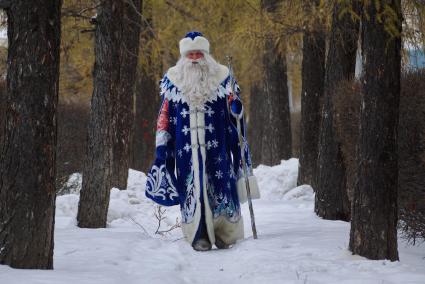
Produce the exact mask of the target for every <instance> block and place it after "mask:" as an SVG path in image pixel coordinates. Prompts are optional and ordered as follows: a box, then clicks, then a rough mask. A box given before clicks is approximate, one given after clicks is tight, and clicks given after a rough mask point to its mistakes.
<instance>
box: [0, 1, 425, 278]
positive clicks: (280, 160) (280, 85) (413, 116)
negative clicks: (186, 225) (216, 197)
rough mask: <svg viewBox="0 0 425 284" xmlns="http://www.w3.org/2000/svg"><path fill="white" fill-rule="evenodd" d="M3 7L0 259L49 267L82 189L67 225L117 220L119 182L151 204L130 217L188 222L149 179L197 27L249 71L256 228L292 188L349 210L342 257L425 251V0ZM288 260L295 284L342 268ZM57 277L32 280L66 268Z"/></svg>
mask: <svg viewBox="0 0 425 284" xmlns="http://www.w3.org/2000/svg"><path fill="white" fill-rule="evenodd" d="M0 10H1V14H0V27H1V29H2V30H3V32H2V33H3V35H4V41H2V39H0V72H1V75H2V76H1V77H0V264H4V266H10V267H12V268H23V269H43V270H52V269H53V268H54V266H55V267H56V264H55V263H54V255H55V258H56V253H54V251H55V250H56V245H55V243H56V242H57V241H56V236H55V234H56V228H55V223H56V224H59V228H60V229H61V230H62V229H63V228H62V227H61V226H62V225H61V221H60V220H59V219H58V220H57V221H56V222H55V216H56V218H59V217H60V218H62V217H61V216H62V215H60V214H62V213H61V212H62V211H60V210H65V209H63V208H65V207H63V206H65V205H62V203H60V202H64V200H65V199H67V200H68V201H67V202H71V201H69V200H70V198H74V197H71V196H74V195H75V198H76V199H75V200H74V201H72V202H73V203H72V204H73V205H72V206H73V209H72V210H71V209H70V210H71V211H72V212H73V214H74V215H72V218H70V220H72V221H70V222H74V223H72V224H74V225H73V227H72V228H73V230H77V229H80V230H82V229H83V228H91V229H95V228H106V230H107V229H108V228H114V224H116V223H113V222H112V221H111V216H112V215H111V214H114V213H113V212H115V213H116V212H118V211H119V210H124V209H123V208H124V207H122V208H121V207H120V209H119V210H118V209H116V208H118V207H116V206H117V205H116V204H115V205H114V204H113V200H116V199H114V198H118V196H121V197H122V196H123V194H124V195H125V196H126V197H125V198H126V200H127V199H128V198H130V199H131V198H133V197H134V196H136V197H134V198H136V199H137V204H139V205H140V204H142V205H143V206H142V205H140V206H141V207H140V208H143V210H150V211H149V213H148V212H144V213H140V212H141V211H140V212H139V211H138V212H139V213H140V214H145V215H143V216H142V215H140V214H139V213H138V214H139V215H137V214H133V213H128V214H129V215H128V216H127V215H126V216H127V217H126V218H127V221H128V220H130V221H129V222H132V226H133V228H136V229H143V230H144V231H145V232H146V229H145V228H146V227H147V226H148V227H152V230H153V231H155V230H154V227H156V226H157V228H156V232H155V233H154V235H155V236H157V237H158V238H156V239H155V240H161V238H164V236H168V237H170V236H173V237H181V236H180V235H181V233H180V235H177V231H178V230H175V229H177V228H180V227H182V224H181V222H182V220H181V218H182V217H181V216H179V212H178V211H175V212H174V211H166V210H168V209H164V208H165V207H163V206H157V207H155V209H154V210H156V211H155V212H154V214H153V213H152V210H153V209H152V208H153V207H152V206H153V205H149V206H151V207H149V206H148V205H146V204H148V203H147V202H148V201H147V200H144V199H145V197H144V191H145V184H146V178H147V176H146V175H148V176H149V171H150V169H151V166H152V163H153V162H154V161H155V159H156V158H157V156H158V149H157V148H156V147H157V146H158V145H157V143H158V138H157V137H158V136H157V127H158V125H159V118H158V117H159V115H160V114H161V111H160V112H158V110H160V107H161V108H162V105H163V103H162V98H161V96H160V87H159V84H160V80H161V78H163V76H164V74H166V73H167V70H169V68H170V67H172V66H174V65H175V64H176V62H178V60H179V58H180V56H181V55H180V52H179V41H180V40H181V39H182V38H184V37H185V34H186V33H187V32H190V31H199V32H202V34H203V36H205V37H206V38H207V39H208V41H209V43H210V44H211V50H210V53H211V55H212V56H213V57H214V58H215V59H216V60H217V61H218V62H220V63H221V64H223V65H226V66H228V65H229V57H230V56H231V58H232V61H231V67H232V70H233V72H234V77H235V79H236V80H237V84H238V85H239V86H240V87H241V92H240V99H241V101H242V102H243V117H244V123H245V122H246V124H245V125H244V126H245V127H246V133H245V131H244V133H243V136H244V138H243V139H247V141H248V142H249V147H250V149H249V150H250V155H251V157H250V159H249V162H251V161H250V160H251V159H252V167H253V173H254V175H255V176H257V179H258V181H259V183H258V184H259V190H260V192H261V193H262V198H261V199H260V200H258V201H253V202H252V204H253V205H254V210H255V209H256V208H257V211H256V213H257V214H258V216H257V217H258V218H257V224H258V226H259V228H260V231H259V239H260V240H261V229H262V228H263V227H266V226H265V225H261V223H262V222H263V224H266V223H267V222H271V223H273V222H275V221H273V222H272V220H277V219H279V220H280V219H283V220H282V222H284V221H285V220H284V219H285V216H274V217H273V218H274V219H272V218H271V217H270V220H269V219H266V218H265V217H262V216H264V215H262V214H265V213H264V212H265V211H266V208H267V207H268V205H267V204H269V205H270V206H272V204H274V203H272V201H273V200H274V202H276V198H278V196H284V194H286V193H287V191H288V192H289V191H290V190H293V191H292V193H291V194H292V195H291V196H295V195H296V193H295V191H294V190H297V191H296V192H298V193H297V194H301V195H300V196H301V197H300V198H301V199H299V200H304V199H302V198H304V197H305V196H307V197H305V198H306V199H305V200H304V201H305V204H306V205H305V206H307V207H306V208H309V209H310V210H309V211H305V214H309V212H311V213H313V214H314V215H313V216H311V218H317V220H320V221H317V222H321V221H324V220H327V221H329V222H330V221H332V222H334V223H332V224H340V223H335V222H339V221H340V222H341V224H342V225H341V226H342V227H341V230H342V231H341V232H344V233H343V237H341V238H340V240H343V244H341V245H342V246H344V249H346V250H347V251H348V252H349V254H350V256H351V255H357V256H360V257H364V258H365V259H366V260H368V261H369V260H388V261H390V262H389V263H392V262H401V264H405V263H403V258H402V257H400V255H402V253H403V254H404V253H406V252H405V251H409V252H411V251H412V252H415V253H417V254H418V255H421V257H422V264H421V263H420V261H419V260H418V261H419V262H417V261H416V262H415V261H412V263H415V264H416V265H418V266H419V267H420V265H422V267H423V264H424V263H423V257H424V256H425V251H424V246H423V243H424V241H425V111H424V110H425V80H424V79H425V2H424V1H422V0H351V1H350V0H309V1H307V0H235V1H224V0H223V1H210V0H202V1H201V0H181V1H171V0H62V1H57V0H44V1H42V0H34V1H23V0H15V1H10V0H0ZM239 134H240V135H242V134H241V133H239ZM240 141H241V140H240ZM239 145H241V144H239ZM242 153H244V152H242ZM242 156H244V155H242ZM245 162H246V161H244V163H245ZM285 167H289V168H288V169H286V168H285ZM284 168H285V169H284ZM285 171H288V172H285ZM292 171H295V172H294V173H292ZM273 172H276V173H277V172H279V173H283V172H285V174H280V175H278V174H277V176H276V177H274V176H273V174H274V173H273ZM289 172H291V173H290V174H289ZM145 173H146V174H145ZM177 174H178V172H177ZM246 174H247V173H246V172H245V175H246ZM272 176H273V178H272ZM75 177H78V178H77V180H78V181H77V182H76V183H75V182H73V180H75ZM136 177H138V178H136ZM269 178H270V180H269V183H268V182H267V179H269ZM274 179H276V184H274V181H275V180H274ZM272 180H273V181H272ZM288 184H290V185H288ZM286 187H288V188H287V189H285V188H286ZM133 191H134V192H133ZM139 191H140V192H141V193H140V192H139ZM310 191H311V194H310V193H309V192H310ZM126 192H128V198H127V195H126V194H127V193H126ZM142 193H143V194H142ZM140 194H142V195H143V197H140V196H141V195H140ZM294 194H295V195H294ZM139 195H140V196H139ZM303 196H304V197H303ZM121 197H119V198H121ZM282 198H283V199H282V200H283V201H281V202H289V201H288V200H289V199H288V198H289V195H288V196H287V197H282ZM285 198H286V199H285ZM292 198H295V197H291V199H292ZM130 199H128V200H130ZM142 199H143V200H142ZM120 200H121V199H120ZM285 200H286V201H285ZM299 200H298V201H296V202H300V201H299ZM266 201H269V202H271V203H266ZM126 202H127V201H126ZM128 202H129V205H128V206H127V205H126V206H127V207H126V208H130V207H131V206H130V205H131V204H132V203H131V201H128ZM262 202H263V203H262ZM145 203H146V204H145ZM69 204H71V203H69ZM69 204H68V205H66V206H71V205H69ZM134 204H136V201H134ZM249 204H250V205H251V200H249ZM296 204H297V206H298V203H296ZM303 204H304V203H303ZM307 204H308V205H307ZM139 205H138V206H139ZM310 205H311V207H308V206H310ZM110 206H112V207H110ZM114 206H115V207H114ZM123 206H124V205H123ZM279 206H280V209H276V210H277V211H276V212H280V213H282V212H286V211H278V210H286V209H284V208H287V207H284V206H286V205H279ZM291 206H292V205H291ZM272 207H273V206H272ZM272 207H270V208H272ZM58 208H59V209H58ZM61 208H62V209H61ZM111 208H112V209H111ZM273 208H274V207H273ZM276 208H278V207H276ZM291 208H292V207H291ZM300 208H301V207H300ZM250 209H251V208H250ZM58 210H59V211H60V212H59V211H58ZM66 210H68V209H66ZM111 210H112V211H111ZM114 210H115V211H114ZM116 210H118V211H116ZM125 210H130V209H125ZM131 210H133V209H131ZM137 210H139V209H137ZM140 210H142V209H140ZM143 210H142V211H143ZM170 210H171V209H170ZM176 210H178V209H176ZM202 210H203V209H202ZM247 210H248V208H246V207H243V208H242V211H243V212H244V215H245V221H244V222H245V235H248V236H250V234H251V231H250V222H249V214H248V211H247ZM58 212H59V215H58ZM63 212H65V211H63ZM111 212H112V213H111ZM120 212H121V211H120ZM126 212H127V211H126ZM165 212H168V214H169V216H163V215H164V214H166V213H165ZM291 212H292V211H291ZM294 212H296V211H294ZM280 213H279V214H280ZM116 214H118V213H116ZM120 214H121V213H120ZM126 214H127V213H126ZM131 214H133V215H131ZM251 214H252V212H251ZM294 214H295V213H294ZM303 214H304V213H303ZM129 216H130V217H129ZM267 216H268V215H267ZM306 216H310V215H306ZM148 218H151V219H149V220H148ZM152 218H153V219H152ZM251 218H252V215H251ZM262 218H264V219H262ZM124 219H125V218H124ZM152 220H153V221H152ZM162 220H165V221H163V222H162V223H161V221H162ZM176 220H177V221H176ZM297 220H298V219H297ZM300 220H301V219H300ZM312 220H313V219H312ZM314 220H316V219H314ZM174 221H175V222H174ZM67 222H68V221H67ZM312 222H313V221H312ZM314 222H316V221H314ZM156 223H158V225H157V224H156ZM164 223H166V224H165V225H164ZM148 224H149V225H148ZM273 224H275V223H273ZM317 224H319V223H317ZM320 224H321V223H320ZM327 224H331V223H327ZM116 226H118V225H116ZM161 226H162V227H161ZM164 226H165V227H164ZM262 226H263V227H262ZM274 226H276V228H278V226H277V225H274ZM329 226H332V225H329ZM118 227H119V226H118ZM273 228H274V227H273ZM326 228H331V227H326ZM161 230H162V231H161ZM273 230H274V229H273ZM276 230H278V229H276ZM283 230H285V232H286V227H285V228H284V227H281V231H279V232H283ZM147 231H149V229H148V230H147ZM263 231H265V229H263ZM72 232H74V231H72ZM81 232H83V231H81ZM84 232H85V231H84ZM158 232H159V233H158ZM170 232H171V233H170ZM247 232H249V233H248V234H247ZM59 234H60V233H59ZM62 234H64V233H62ZM300 234H301V233H300ZM148 235H149V234H148ZM81 236H82V235H81ZM81 236H80V237H81ZM280 236H281V237H282V238H284V237H285V236H284V235H283V233H282V234H281V235H280ZM165 238H167V237H165ZM249 240H250V241H252V242H255V241H256V240H253V239H249ZM266 240H267V239H266ZM165 241H170V240H169V239H166V240H165ZM244 241H245V240H244ZM139 242H144V240H139ZM401 244H402V245H401ZM242 245H246V243H243V244H241V246H242ZM282 245H283V244H282ZM170 247H171V246H170ZM237 248H238V243H236V245H235V247H234V248H231V249H230V250H229V254H231V253H232V252H231V251H232V249H237ZM267 248H268V247H267ZM401 250H403V252H402V253H401ZM251 253H252V254H253V255H254V253H253V252H251ZM105 255H107V253H105ZM229 256H230V255H229ZM249 256H251V254H250V255H249ZM157 257H158V258H160V257H161V256H160V255H159V256H157ZM409 257H410V254H409ZM406 258H407V257H406ZM294 259H295V258H294ZM418 259H421V258H420V257H419V258H418ZM62 261H64V260H62ZM217 261H220V258H217ZM285 261H289V262H288V263H290V262H292V261H295V260H293V259H290V258H288V259H286V260H285ZM320 261H322V260H319V261H318V262H320ZM55 262H56V260H55ZM194 263H196V262H194ZM252 263H253V265H254V263H255V262H252ZM321 263H323V262H321ZM371 265H372V264H371ZM55 269H56V268H55ZM61 269H62V268H61ZM226 269H227V268H226ZM235 269H238V268H235ZM318 269H319V268H318ZM313 270H314V268H313ZM296 271H297V272H296V278H294V279H295V280H294V281H293V282H290V281H289V280H288V282H287V283H296V282H297V281H300V282H303V281H304V283H309V282H310V281H311V282H314V283H333V282H332V281H331V280H329V279H327V278H323V279H322V278H320V277H321V276H317V277H319V278H316V279H315V278H311V277H312V276H309V277H310V278H308V279H307V276H306V275H307V272H306V273H305V274H303V275H304V277H305V278H302V277H301V276H299V274H298V271H299V268H297V270H296ZM2 272H6V273H10V274H9V278H6V279H7V280H8V281H9V282H10V283H15V282H13V281H16V283H20V282H19V281H20V280H21V281H23V280H24V279H25V278H16V275H18V272H13V273H12V272H8V270H2V268H1V267H0V282H2V283H3V281H1V279H2V276H1V274H2ZM316 272H317V271H316ZM406 273H407V272H406ZM5 275H6V274H5ZM273 275H274V274H273ZM369 276H370V275H369V274H367V275H365V276H364V279H363V280H368V281H371V282H370V283H374V282H373V281H375V280H377V279H375V278H374V279H373V280H372V278H368V277H369ZM399 276H400V278H402V276H401V275H399ZM22 277H24V276H22ZM140 277H143V275H140ZM158 277H159V276H158ZM212 277H213V276H212ZM229 277H230V276H229ZM276 277H286V274H285V273H284V272H283V273H282V274H279V273H276ZM300 277H301V278H300ZM313 277H314V276H313ZM335 277H336V276H335ZM420 277H425V275H424V274H421V275H418V279H419V278H420ZM14 279H15V280H14ZM40 279H43V278H40ZM40 279H39V280H40ZM152 279H153V280H152V281H153V282H152V283H154V282H155V283H156V282H157V283H168V282H166V281H163V280H164V279H161V278H152ZM184 279H185V278H184ZM194 279H195V278H194ZM200 279H202V278H196V280H197V281H200ZM223 279H228V280H229V281H233V280H234V279H233V278H223ZM247 279H249V278H247ZM270 279H274V278H270ZM270 279H268V278H258V279H257V282H256V283H258V282H260V283H261V282H262V283H269V282H272V280H270ZM331 279H332V280H333V281H335V282H336V283H342V282H338V280H337V278H331ZM379 279H380V280H382V279H386V278H382V279H381V278H379ZM50 280H51V281H52V282H48V281H47V282H43V280H40V281H42V282H40V283H59V282H60V281H64V282H63V283H67V282H66V280H63V279H62V280H57V279H56V280H55V279H54V278H52V279H50ZM68 280H69V279H68ZM340 280H341V279H340ZM55 281H59V282H55ZM111 281H112V280H111ZM132 281H134V282H135V283H136V281H135V280H134V279H133V278H132ZM209 281H211V279H210V280H209ZM235 281H236V282H238V281H241V283H242V282H243V281H242V280H235ZM251 281H254V280H251ZM315 281H316V282H315ZM354 281H355V280H354ZM383 281H384V280H382V282H383ZM394 281H395V282H392V283H401V282H398V281H401V280H394ZM415 281H416V278H412V283H420V282H415ZM9 282H4V283H9ZM187 282H190V281H188V280H181V283H187ZM61 283H62V282H61ZM84 283H85V282H84ZM92 283H97V281H94V282H92ZM108 283H109V282H108ZM110 283H115V282H110ZM131 283H132V282H131ZM137 283H138V282H137ZM179 283H180V282H179ZM205 283H209V282H205ZM238 283H239V282H238ZM244 283H251V282H249V281H248V282H244ZM253 283H255V282H253ZM285 283H286V282H285ZM353 283H355V282H353ZM365 283H366V282H365ZM367 283H369V282H367ZM375 283H376V282H375Z"/></svg>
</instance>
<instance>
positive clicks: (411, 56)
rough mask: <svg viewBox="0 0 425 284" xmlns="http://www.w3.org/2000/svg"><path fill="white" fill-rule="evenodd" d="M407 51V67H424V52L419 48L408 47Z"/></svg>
mask: <svg viewBox="0 0 425 284" xmlns="http://www.w3.org/2000/svg"><path fill="white" fill-rule="evenodd" d="M407 53H408V63H407V68H409V69H417V68H419V69H422V68H425V53H424V51H423V50H420V49H410V50H409V51H407Z"/></svg>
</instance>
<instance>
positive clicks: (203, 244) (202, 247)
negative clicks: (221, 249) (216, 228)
mask: <svg viewBox="0 0 425 284" xmlns="http://www.w3.org/2000/svg"><path fill="white" fill-rule="evenodd" d="M192 247H193V249H194V250H196V251H208V250H210V249H211V247H212V245H211V243H210V242H209V241H208V240H207V239H199V240H196V241H195V242H194V243H193V245H192Z"/></svg>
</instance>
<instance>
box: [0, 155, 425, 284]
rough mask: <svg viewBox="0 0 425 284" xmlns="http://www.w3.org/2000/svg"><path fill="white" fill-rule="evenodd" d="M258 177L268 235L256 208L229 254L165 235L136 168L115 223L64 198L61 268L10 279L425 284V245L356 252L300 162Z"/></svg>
mask: <svg viewBox="0 0 425 284" xmlns="http://www.w3.org/2000/svg"><path fill="white" fill-rule="evenodd" d="M255 174H256V175H257V177H258V178H259V182H260V187H261V190H262V194H263V198H262V199H261V200H258V201H255V202H254V209H255V213H256V222H257V229H258V234H259V239H258V240H253V239H252V237H251V236H252V233H251V228H250V220H249V212H248V208H247V205H244V206H243V211H244V216H245V235H246V238H245V240H243V241H240V242H238V243H237V244H236V245H235V246H234V247H233V248H231V249H229V250H217V249H214V250H212V251H209V252H206V253H202V252H195V251H193V250H192V248H191V247H190V246H189V245H188V244H187V243H186V242H185V241H184V240H182V239H181V238H182V234H181V231H180V230H179V229H177V230H174V231H172V232H171V233H170V234H168V235H166V236H164V237H163V236H160V235H155V234H154V232H155V230H156V225H157V221H156V219H155V217H154V215H153V214H154V209H155V206H154V205H153V204H152V203H151V202H150V201H148V200H146V198H145V197H144V192H143V187H144V183H145V180H146V177H145V176H144V174H142V173H139V172H135V171H131V176H130V180H129V189H128V190H127V191H122V192H120V191H118V190H113V191H112V194H111V205H110V211H109V214H108V221H109V224H110V225H109V227H108V228H106V229H95V230H93V229H79V228H78V227H76V226H75V216H76V212H77V206H78V195H75V194H69V195H64V196H60V197H58V200H57V217H56V231H55V259H54V265H55V269H54V270H53V271H40V270H16V269H11V268H9V267H8V266H2V265H0V283H1V284H3V283H7V284H8V283H43V284H44V283H55V284H56V283H75V284H77V283H78V284H79V283H102V284H107V283H119V284H120V283H122V284H124V283H217V282H219V283H362V284H363V283H425V245H422V246H419V247H409V246H406V244H405V243H404V242H402V241H400V243H399V253H400V259H401V261H400V262H389V261H370V260H366V259H364V258H362V257H359V256H353V255H351V253H350V252H349V251H348V250H347V246H348V234H349V229H350V228H349V224H348V223H345V222H340V221H326V220H322V219H320V218H318V217H317V216H316V215H315V214H314V213H313V198H314V197H313V193H312V191H311V188H310V187H308V186H303V187H298V188H295V182H296V174H297V160H295V159H292V160H289V161H286V162H284V163H283V164H281V165H279V166H275V167H273V168H269V167H265V166H260V167H259V168H257V169H256V170H255ZM177 210H178V208H177V207H176V208H174V207H173V208H169V209H167V212H166V220H165V221H166V222H167V224H165V225H164V227H163V229H166V228H167V227H169V226H170V225H172V224H174V222H175V219H176V217H178V216H179V212H178V211H177ZM134 221H136V222H137V223H139V224H140V225H142V226H143V228H144V229H145V230H146V231H147V234H146V233H145V232H144V230H143V229H142V228H141V227H140V226H139V225H137V224H135V222H134Z"/></svg>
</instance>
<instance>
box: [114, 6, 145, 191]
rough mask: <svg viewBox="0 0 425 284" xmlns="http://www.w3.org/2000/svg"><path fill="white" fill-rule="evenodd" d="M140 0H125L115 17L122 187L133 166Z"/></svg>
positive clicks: (117, 158) (118, 181)
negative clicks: (131, 159)
mask: <svg viewBox="0 0 425 284" xmlns="http://www.w3.org/2000/svg"><path fill="white" fill-rule="evenodd" d="M140 13H141V3H140V0H129V1H128V2H124V7H123V15H122V16H121V18H117V19H114V21H120V25H121V27H120V30H119V32H120V36H121V44H120V47H119V55H118V56H119V61H120V63H119V65H118V66H117V69H119V77H120V81H119V87H118V89H117V92H118V94H117V95H116V96H115V95H114V96H113V97H114V98H116V99H117V100H116V101H115V103H114V104H113V108H114V110H113V115H114V116H115V119H114V121H115V130H114V142H113V145H114V146H113V147H114V148H113V175H112V177H113V178H112V185H113V186H115V187H117V188H119V189H126V188H127V179H128V169H129V168H130V157H131V156H130V155H131V153H130V150H131V149H130V148H132V147H131V142H132V133H133V125H134V109H133V108H134V102H135V85H136V74H137V73H136V72H137V63H138V61H139V36H140V25H141V17H140Z"/></svg>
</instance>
